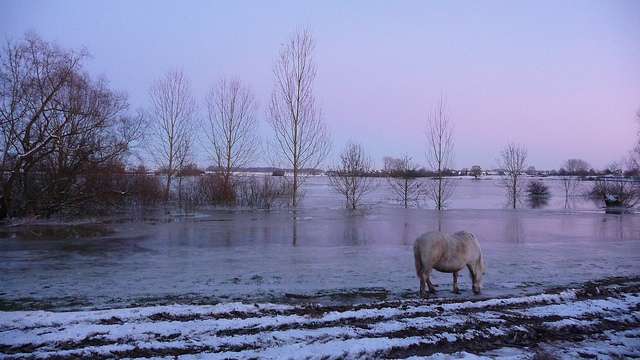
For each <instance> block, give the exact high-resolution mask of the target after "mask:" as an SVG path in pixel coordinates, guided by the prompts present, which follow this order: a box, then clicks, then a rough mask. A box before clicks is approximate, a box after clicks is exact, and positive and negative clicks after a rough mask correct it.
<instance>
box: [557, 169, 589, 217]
mask: <svg viewBox="0 0 640 360" xmlns="http://www.w3.org/2000/svg"><path fill="white" fill-rule="evenodd" d="M562 169H563V170H564V171H561V172H562V173H563V175H562V177H561V178H560V183H561V184H562V189H563V190H564V207H565V208H566V207H568V206H569V198H570V197H571V196H574V195H575V194H576V192H577V189H578V184H579V178H578V176H585V175H586V174H587V173H588V171H589V164H588V163H587V162H586V161H584V160H582V159H569V160H567V161H565V163H564V164H563V165H562Z"/></svg>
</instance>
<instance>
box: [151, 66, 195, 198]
mask: <svg viewBox="0 0 640 360" xmlns="http://www.w3.org/2000/svg"><path fill="white" fill-rule="evenodd" d="M149 95H150V98H151V108H150V110H149V117H150V121H151V126H150V131H151V133H150V135H151V144H150V146H151V150H152V152H153V156H154V159H155V161H156V163H157V165H158V166H159V167H160V168H161V169H162V170H163V171H164V172H166V177H167V179H166V186H165V194H164V197H165V201H166V200H169V195H170V192H171V180H172V178H173V177H174V176H175V175H176V173H177V172H178V171H179V170H180V166H181V164H182V165H184V164H185V163H186V161H185V160H186V159H187V158H188V156H189V152H190V150H191V148H192V143H193V121H194V116H195V111H196V102H195V99H194V97H193V95H192V93H191V86H190V83H189V80H187V78H186V77H185V75H184V73H183V72H182V71H177V70H173V71H169V72H167V73H166V74H165V75H164V77H163V78H161V79H159V80H157V81H156V82H155V83H154V84H153V85H152V86H151V89H150V91H149Z"/></svg>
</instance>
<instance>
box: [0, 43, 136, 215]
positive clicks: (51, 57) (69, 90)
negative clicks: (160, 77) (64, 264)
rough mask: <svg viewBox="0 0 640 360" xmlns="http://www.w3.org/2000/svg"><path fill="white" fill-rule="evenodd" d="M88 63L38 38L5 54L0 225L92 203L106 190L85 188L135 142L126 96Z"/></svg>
mask: <svg viewBox="0 0 640 360" xmlns="http://www.w3.org/2000/svg"><path fill="white" fill-rule="evenodd" d="M86 55H87V54H86V53H85V52H83V51H79V52H77V51H73V50H67V49H62V48H59V47H57V46H55V45H53V44H51V43H48V42H46V41H44V40H42V39H41V38H39V37H38V36H37V35H34V34H28V35H27V36H25V38H24V40H22V41H19V42H8V43H7V44H6V45H5V47H4V48H3V49H2V51H1V52H0V151H1V155H0V157H1V158H0V162H1V163H0V166H1V169H0V170H1V171H2V172H1V176H0V182H1V187H2V195H1V202H0V218H4V217H7V216H12V215H22V214H29V213H33V214H35V215H49V214H51V213H52V212H55V211H58V210H60V209H61V208H65V207H70V206H77V205H78V204H79V203H80V202H85V203H86V202H87V201H90V200H91V199H95V197H96V196H97V195H98V194H99V193H100V192H103V191H108V189H104V188H90V187H86V186H84V185H83V184H87V183H89V181H88V179H89V177H90V176H91V174H92V173H95V172H96V171H104V170H105V169H106V168H107V167H108V166H110V165H109V164H111V163H114V162H121V161H122V160H123V159H124V155H125V154H126V153H127V152H128V150H129V148H130V145H131V144H132V142H133V141H135V140H136V139H137V138H138V135H139V130H140V119H134V118H132V117H129V116H127V114H126V111H127V109H128V103H127V101H126V97H125V96H124V95H122V94H118V93H116V92H114V91H112V90H111V89H109V88H108V86H107V84H106V82H105V81H95V80H93V79H91V78H90V77H89V75H87V74H86V73H85V72H84V71H83V69H82V62H83V60H84V59H85V57H86Z"/></svg>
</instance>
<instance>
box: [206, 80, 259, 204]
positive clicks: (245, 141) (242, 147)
mask: <svg viewBox="0 0 640 360" xmlns="http://www.w3.org/2000/svg"><path fill="white" fill-rule="evenodd" d="M206 104H207V115H208V117H207V122H206V124H205V132H206V136H207V140H208V144H207V148H208V150H209V151H210V153H211V156H212V157H213V160H214V161H215V163H216V167H217V170H218V171H219V172H220V173H221V174H222V176H223V181H224V192H225V198H226V199H227V200H231V199H232V197H233V196H234V194H233V184H232V178H231V175H232V172H233V169H234V168H238V167H242V166H246V165H247V163H248V162H249V161H251V160H252V159H253V157H254V156H255V151H256V148H257V144H258V138H257V136H256V127H257V123H256V120H255V110H256V102H255V98H254V96H253V94H252V92H251V90H250V89H249V88H248V87H245V86H243V85H242V83H241V82H240V81H239V80H236V79H232V80H227V79H222V80H220V81H219V82H218V84H217V85H216V86H215V87H214V88H212V89H211V91H210V92H209V95H208V96H207V98H206Z"/></svg>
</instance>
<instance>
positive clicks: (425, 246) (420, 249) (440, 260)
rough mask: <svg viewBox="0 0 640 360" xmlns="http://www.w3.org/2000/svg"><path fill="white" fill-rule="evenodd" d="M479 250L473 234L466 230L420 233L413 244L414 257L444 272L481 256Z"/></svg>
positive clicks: (460, 266) (456, 268) (455, 269)
mask: <svg viewBox="0 0 640 360" xmlns="http://www.w3.org/2000/svg"><path fill="white" fill-rule="evenodd" d="M480 251H481V250H480V245H479V243H478V240H477V239H476V237H475V235H473V234H472V233H470V232H467V231H458V232H456V233H454V234H446V233H443V232H439V231H430V232H427V233H424V234H422V235H420V236H419V237H418V238H417V239H416V242H415V245H414V254H415V256H416V259H418V258H419V259H421V260H422V262H423V265H425V266H433V267H435V268H436V270H439V271H444V272H451V271H457V270H458V269H460V268H462V267H463V266H464V265H466V264H468V263H470V262H472V261H475V260H476V259H477V258H478V257H479V256H481V253H480Z"/></svg>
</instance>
